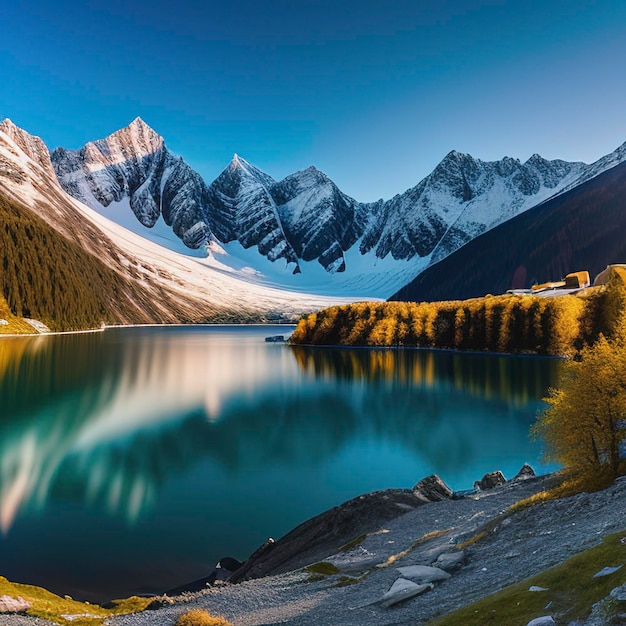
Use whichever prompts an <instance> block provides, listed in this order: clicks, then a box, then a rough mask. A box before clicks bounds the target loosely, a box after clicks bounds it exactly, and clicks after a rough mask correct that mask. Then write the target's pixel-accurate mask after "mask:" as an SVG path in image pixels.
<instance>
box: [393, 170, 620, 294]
mask: <svg viewBox="0 0 626 626" xmlns="http://www.w3.org/2000/svg"><path fill="white" fill-rule="evenodd" d="M625 197H626V162H623V163H620V164H618V165H616V166H615V167H611V168H610V169H608V170H606V171H604V172H602V173H599V174H598V175H597V176H594V177H592V178H590V179H589V180H586V181H584V182H583V183H581V184H579V185H576V186H575V187H573V188H572V189H570V190H569V191H566V192H564V193H561V194H559V195H558V196H556V197H554V198H551V199H549V200H547V201H546V202H544V203H542V204H541V205H539V206H536V207H533V208H531V209H529V210H528V211H524V212H523V213H521V214H520V215H517V216H516V217H514V218H512V219H510V220H507V221H506V222H504V223H502V224H500V225H498V226H496V227H495V228H493V229H491V230H489V231H488V232H486V233H484V234H482V235H480V236H479V237H477V238H476V239H473V240H472V241H470V242H469V243H468V244H467V245H465V246H463V247H462V248H460V249H459V250H457V251H456V252H454V253H453V254H451V255H449V256H448V257H446V258H445V259H443V260H442V261H441V262H439V263H436V264H434V265H432V266H431V267H429V268H427V269H426V270H425V271H424V272H422V273H421V274H420V275H419V276H417V277H416V278H415V279H414V280H412V281H411V282H410V283H408V284H407V285H406V286H404V287H403V288H402V289H401V290H399V292H398V293H397V294H395V295H394V296H392V298H391V299H394V300H410V301H414V300H418V301H424V300H430V301H434V300H463V299H466V298H474V297H477V296H482V295H484V294H486V293H504V292H505V291H506V290H507V289H516V288H527V287H530V286H531V285H533V284H538V283H544V282H547V281H552V280H558V279H560V278H562V277H563V276H565V275H567V274H568V273H569V272H574V271H580V270H586V271H588V272H589V273H590V275H591V277H592V279H593V278H594V277H595V276H596V275H598V274H599V273H600V272H601V271H602V270H603V269H604V268H605V267H606V266H607V265H611V264H615V263H622V262H623V261H624V259H626V211H624V198H625ZM494 260H497V262H494Z"/></svg>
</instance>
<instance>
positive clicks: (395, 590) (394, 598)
mask: <svg viewBox="0 0 626 626" xmlns="http://www.w3.org/2000/svg"><path fill="white" fill-rule="evenodd" d="M432 588H433V585H418V584H416V583H414V582H412V581H410V580H407V579H406V578H398V580H396V582H395V583H393V585H391V588H390V589H389V591H388V592H387V593H386V594H385V595H384V596H383V597H382V598H381V599H380V602H381V604H382V606H384V607H389V606H391V605H393V604H397V603H398V602H402V600H408V599H409V598H412V597H413V596H416V595H418V594H420V593H424V591H427V590H428V589H432Z"/></svg>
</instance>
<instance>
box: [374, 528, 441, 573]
mask: <svg viewBox="0 0 626 626" xmlns="http://www.w3.org/2000/svg"><path fill="white" fill-rule="evenodd" d="M450 530H452V529H451V528H447V529H446V530H433V531H432V532H430V533H426V534H425V535H424V536H423V537H420V538H419V539H416V540H415V541H414V542H413V543H412V544H411V545H410V546H409V547H408V548H407V549H406V550H402V552H398V553H397V554H392V555H391V556H390V557H389V558H388V559H387V560H386V561H385V562H384V563H379V564H378V565H377V566H376V567H389V566H390V565H393V564H394V563H395V562H396V561H397V560H398V559H401V558H402V557H403V556H406V555H407V554H408V553H409V552H411V550H414V549H415V548H417V546H419V545H421V544H423V543H426V542H427V541H429V540H430V539H434V538H435V537H441V535H445V534H446V533H449V532H450Z"/></svg>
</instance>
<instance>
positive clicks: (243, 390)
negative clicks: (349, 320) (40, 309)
mask: <svg viewBox="0 0 626 626" xmlns="http://www.w3.org/2000/svg"><path fill="white" fill-rule="evenodd" d="M277 332H279V333H284V332H285V329H284V327H282V328H280V329H276V328H271V327H269V328H268V327H260V328H256V327H240V328H233V327H216V328H210V329H207V328H201V327H199V328H185V329H176V328H165V329H163V328H161V329H119V330H109V331H106V332H104V333H91V334H83V335H65V336H49V337H43V336H42V337H32V338H16V339H3V340H2V341H0V526H1V528H2V531H3V533H4V536H5V539H4V540H2V541H0V562H2V563H3V571H0V574H2V575H5V576H7V577H9V578H11V577H12V576H16V577H20V580H21V581H22V582H33V583H38V584H48V585H49V586H50V587H52V588H56V589H57V590H58V591H62V592H63V593H72V592H73V593H75V594H76V595H77V596H78V597H84V598H86V599H92V600H93V599H105V598H108V597H111V596H112V595H116V594H120V595H122V594H128V593H133V592H137V591H144V592H145V591H159V590H162V589H164V588H167V587H168V586H169V587H171V586H175V585H176V584H179V583H181V582H184V581H185V580H186V579H193V578H198V577H200V576H202V575H206V573H207V569H210V567H211V566H212V564H213V563H214V562H215V561H216V560H217V559H219V558H220V556H223V555H224V553H227V552H228V551H230V552H233V553H234V554H233V556H237V557H239V558H245V556H246V555H247V554H248V553H249V552H250V551H251V550H252V549H254V548H255V547H256V546H257V545H258V544H260V543H261V542H262V541H263V540H264V539H265V538H266V537H267V536H268V535H273V536H279V535H281V534H282V533H284V532H286V531H287V530H289V529H290V528H291V527H292V526H294V525H295V524H297V523H299V522H301V521H303V520H304V519H306V518H308V517H310V516H311V515H314V514H316V513H319V512H320V511H321V510H324V509H326V508H329V507H330V506H333V505H335V504H338V503H339V502H341V501H343V500H346V499H347V498H349V497H352V496H354V495H357V494H359V493H363V492H365V491H370V490H373V489H380V488H385V487H410V486H411V485H412V484H413V483H414V482H416V481H417V480H418V479H419V478H421V477H422V476H423V475H425V474H428V473H432V472H433V471H435V472H437V473H439V474H441V475H442V477H443V478H444V479H445V480H446V481H447V482H449V483H450V484H451V485H452V486H453V487H455V488H465V487H469V486H470V485H471V480H473V479H474V478H478V477H480V475H482V473H484V472H485V471H490V470H494V469H502V470H503V471H505V473H507V472H508V473H510V472H511V471H514V469H517V468H518V467H519V466H520V465H521V464H522V463H523V462H525V461H529V462H531V463H535V464H537V456H538V452H539V451H538V449H537V447H536V446H535V445H533V444H531V443H530V442H529V441H528V437H527V432H528V426H529V425H530V423H531V422H532V420H533V419H534V414H535V411H536V410H537V409H538V408H539V407H540V406H541V404H540V399H541V397H542V396H544V395H545V393H546V391H547V388H548V386H550V385H554V384H555V383H556V378H557V374H558V368H559V362H558V361H555V360H548V359H533V358H513V357H497V356H486V355H467V354H454V353H445V352H429V351H416V350H363V349H356V350H347V349H317V348H316V349H313V348H303V347H290V346H285V345H271V344H266V343H265V342H264V341H263V337H264V336H265V335H271V334H276V333H277ZM218 502H219V504H218ZM285 502H289V506H288V507H285ZM68 511H71V513H72V515H71V520H72V521H71V522H68V521H67V519H68V517H67V515H68ZM83 518H84V519H83ZM107 519H109V520H111V521H110V522H106V520H107ZM55 520H57V521H58V523H57V522H55ZM59 520H63V523H62V524H61V522H60V521H59ZM87 520H88V522H87ZM94 520H96V521H97V524H99V525H101V526H102V528H103V529H105V530H106V532H107V533H109V534H108V535H107V540H106V541H100V543H101V546H100V549H101V550H107V551H111V550H112V549H115V546H117V547H118V549H119V550H120V551H126V552H128V551H129V550H131V548H130V547H129V546H130V545H131V542H132V550H133V551H136V553H135V559H136V560H138V561H141V560H142V559H143V561H142V563H143V564H144V565H143V567H142V568H140V569H141V571H140V572H139V570H138V569H137V568H135V569H133V568H130V569H129V572H128V575H127V576H126V577H125V576H120V574H119V568H118V570H117V571H116V570H115V566H114V564H113V561H112V562H111V568H110V569H111V571H110V572H109V571H107V568H106V560H107V559H106V558H102V557H101V558H100V561H101V564H102V570H103V571H101V572H99V573H98V575H97V576H95V577H93V584H92V585H91V586H90V584H89V582H85V580H81V581H80V583H79V582H78V578H80V577H83V578H84V571H83V574H82V575H81V573H80V572H81V567H80V566H78V565H77V564H76V563H72V558H71V557H66V559H67V561H68V562H67V570H68V571H67V572H66V573H65V574H61V575H59V572H58V571H55V578H54V581H53V582H52V583H51V582H50V581H48V580H47V579H46V576H47V575H48V573H46V572H49V570H50V567H49V566H45V558H46V555H45V552H46V550H42V548H41V545H39V546H38V542H41V544H43V542H44V541H53V542H56V544H63V542H66V543H68V544H74V545H80V546H82V547H81V550H82V551H83V553H81V556H82V557H84V556H85V554H84V552H89V553H91V554H92V556H93V558H98V553H97V547H95V546H93V545H92V544H93V532H94V531H93V530H92V531H89V532H90V533H91V534H89V536H90V537H91V540H92V541H91V543H87V540H86V539H85V544H84V545H82V544H81V536H82V534H83V531H82V530H81V528H82V527H81V526H80V524H85V523H90V524H93V523H94ZM172 520H175V522H174V523H175V524H176V527H177V530H178V533H179V534H180V535H182V536H184V539H181V538H179V541H178V542H177V544H179V548H180V549H178V548H176V547H173V546H170V547H169V548H168V549H167V550H164V554H163V555H161V556H160V557H159V559H160V560H159V559H156V557H155V556H154V555H153V554H152V555H151V554H143V553H142V552H140V550H141V549H144V548H142V546H143V545H144V544H145V545H146V546H150V548H149V549H152V551H153V552H154V545H155V542H156V543H157V544H158V543H159V542H160V541H163V538H164V537H166V536H169V535H168V533H171V528H170V525H171V524H172ZM120 521H122V522H123V524H120V523H119V522H120ZM68 523H70V524H75V528H74V529H73V530H72V529H70V530H71V532H68V528H67V525H68ZM57 526H63V532H60V531H59V529H58V528H57ZM43 528H45V530H42V529H43ZM105 530H103V533H104V532H105ZM33 533H38V534H37V535H36V536H35V537H34V536H33ZM229 533H230V535H232V536H230V535H229ZM84 534H85V536H87V532H86V531H85V532H84ZM9 539H11V540H12V541H9ZM125 542H127V543H128V545H125ZM25 545H31V546H32V549H33V550H35V549H37V548H38V549H39V552H38V556H37V559H38V565H37V566H35V565H33V563H30V564H29V563H28V562H26V563H24V562H23V561H24V557H25V554H24V549H25V548H24V546H25ZM59 549H60V548H59ZM20 550H21V560H20V554H18V552H19V551H20ZM199 551H202V557H200V556H198V552H199ZM70 552H71V551H70ZM55 554H56V553H55ZM50 558H53V554H52V553H51V554H50ZM42 559H43V560H44V562H42V563H40V561H41V560H42ZM76 559H77V560H78V559H79V555H78V554H77V556H76ZM155 559H156V561H158V563H156V561H155ZM164 559H165V560H167V559H169V560H168V561H167V563H163V562H162V561H163V560H164ZM172 561H176V562H175V564H173V563H172ZM151 563H152V564H153V565H150V564H151ZM159 567H161V568H162V570H163V571H159V569H158V568H159ZM4 568H6V569H4ZM83 570H84V568H83ZM72 571H74V573H72ZM107 576H109V578H107ZM139 576H141V577H142V578H141V580H135V579H136V578H137V577H139Z"/></svg>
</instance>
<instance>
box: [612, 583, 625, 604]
mask: <svg viewBox="0 0 626 626" xmlns="http://www.w3.org/2000/svg"><path fill="white" fill-rule="evenodd" d="M611 598H615V599H616V600H620V601H624V600H626V584H624V585H622V586H621V587H615V589H613V590H612V591H611Z"/></svg>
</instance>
